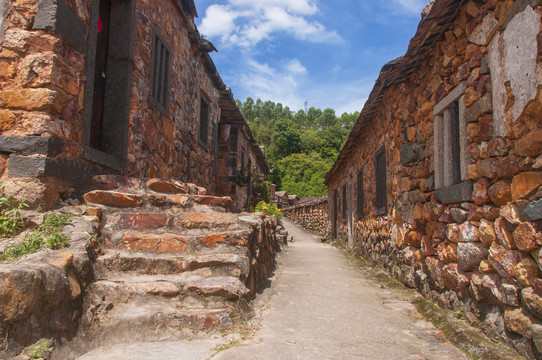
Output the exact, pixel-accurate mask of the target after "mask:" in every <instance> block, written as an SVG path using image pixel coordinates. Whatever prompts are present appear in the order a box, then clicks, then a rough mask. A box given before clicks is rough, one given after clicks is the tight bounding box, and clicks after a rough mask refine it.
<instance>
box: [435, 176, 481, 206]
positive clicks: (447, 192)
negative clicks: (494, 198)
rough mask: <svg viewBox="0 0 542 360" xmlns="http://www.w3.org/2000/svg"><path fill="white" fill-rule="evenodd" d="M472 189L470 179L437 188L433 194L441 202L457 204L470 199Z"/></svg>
mask: <svg viewBox="0 0 542 360" xmlns="http://www.w3.org/2000/svg"><path fill="white" fill-rule="evenodd" d="M472 191H473V183H472V181H464V182H462V183H459V184H456V185H451V186H447V187H445V188H441V189H438V190H437V191H435V196H436V197H437V199H438V200H439V201H440V202H442V203H443V204H458V203H462V202H468V201H472Z"/></svg>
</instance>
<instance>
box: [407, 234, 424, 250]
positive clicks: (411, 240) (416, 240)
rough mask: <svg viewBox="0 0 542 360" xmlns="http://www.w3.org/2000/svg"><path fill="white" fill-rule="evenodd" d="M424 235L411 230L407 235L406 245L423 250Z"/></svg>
mask: <svg viewBox="0 0 542 360" xmlns="http://www.w3.org/2000/svg"><path fill="white" fill-rule="evenodd" d="M421 243H422V234H420V233H419V232H417V231H413V230H410V231H408V232H407V233H406V235H405V244H407V245H411V246H414V247H415V248H418V249H419V248H421V246H422V245H421Z"/></svg>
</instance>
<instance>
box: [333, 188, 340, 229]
mask: <svg viewBox="0 0 542 360" xmlns="http://www.w3.org/2000/svg"><path fill="white" fill-rule="evenodd" d="M338 211H339V192H338V191H337V190H334V192H333V224H332V226H333V236H335V238H336V237H337V222H338V220H339V215H338V214H337V213H338Z"/></svg>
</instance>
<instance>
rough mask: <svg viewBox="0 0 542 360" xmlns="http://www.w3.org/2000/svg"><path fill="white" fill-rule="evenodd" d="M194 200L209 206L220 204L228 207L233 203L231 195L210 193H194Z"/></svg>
mask: <svg viewBox="0 0 542 360" xmlns="http://www.w3.org/2000/svg"><path fill="white" fill-rule="evenodd" d="M194 201H195V202H197V203H198V204H203V205H209V206H220V207H225V208H228V207H230V206H231V205H232V200H231V197H229V196H222V197H219V196H210V195H194Z"/></svg>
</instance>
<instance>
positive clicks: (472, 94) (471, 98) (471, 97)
mask: <svg viewBox="0 0 542 360" xmlns="http://www.w3.org/2000/svg"><path fill="white" fill-rule="evenodd" d="M479 98H480V97H479V96H478V92H477V91H476V89H475V88H473V87H469V88H468V89H467V90H465V97H464V99H465V106H466V107H468V108H469V107H471V106H472V105H473V104H474V103H475V102H476V100H478V99H479ZM469 125H470V124H469ZM476 136H478V134H476ZM476 136H474V137H473V139H474V138H475V137H476Z"/></svg>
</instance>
